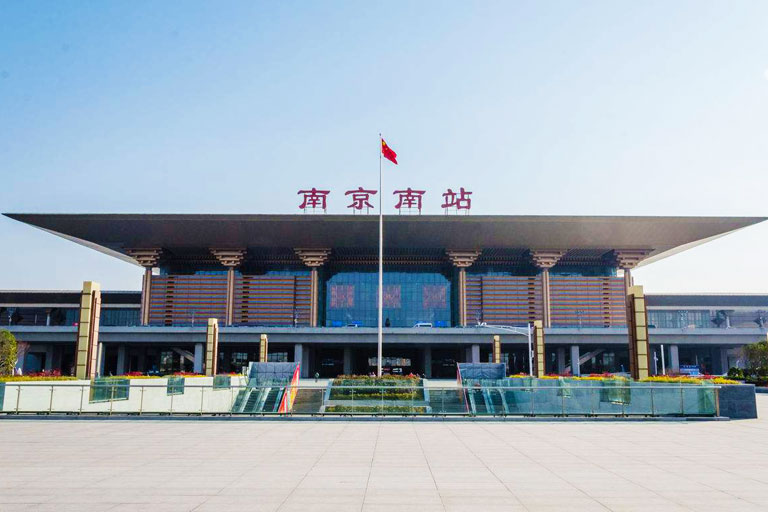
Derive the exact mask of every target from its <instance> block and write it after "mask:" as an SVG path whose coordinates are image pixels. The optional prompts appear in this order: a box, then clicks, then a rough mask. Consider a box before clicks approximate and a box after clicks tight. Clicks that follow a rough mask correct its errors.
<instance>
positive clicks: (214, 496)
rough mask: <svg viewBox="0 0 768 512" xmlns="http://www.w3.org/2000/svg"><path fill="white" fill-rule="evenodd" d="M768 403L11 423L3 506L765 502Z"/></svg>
mask: <svg viewBox="0 0 768 512" xmlns="http://www.w3.org/2000/svg"><path fill="white" fill-rule="evenodd" d="M758 404H759V405H758V407H759V413H760V415H761V419H758V420H744V421H731V422H702V423H686V422H632V423H621V422H610V423H590V422H578V423H569V422H538V421H537V422H511V421H510V422H482V423H480V422H476V423H472V422H460V423H459V422H450V421H446V422H423V423H422V422H419V423H415V422H414V423H388V422H322V421H321V422H275V421H270V422H259V421H252V422H226V421H222V422H194V421H184V422H181V421H167V420H166V421H108V420H107V421H104V420H102V421H66V420H59V421H51V420H47V421H35V420H15V419H14V420H9V421H3V420H2V419H0V428H2V435H0V458H2V460H6V461H13V463H12V464H10V465H8V466H7V467H6V469H5V471H4V473H3V478H2V481H0V512H5V511H8V512H12V511H16V510H24V511H26V510H42V511H46V510H51V511H54V510H55V511H57V512H59V511H64V512H66V511H68V510H73V511H74V510H77V511H78V512H82V511H85V512H88V511H101V510H109V511H112V512H114V511H116V512H127V511H133V510H137V511H138V510H142V511H145V510H152V511H155V510H160V511H163V510H165V511H168V512H180V511H192V510H194V511H195V512H206V511H214V510H216V511H220V510H249V511H256V512H259V511H267V512H275V511H277V510H279V511H280V512H286V511H292V510H297V511H298V510H301V511H307V510H313V511H315V510H320V511H322V510H329V511H330V510H333V511H334V512H340V511H346V510H354V511H360V510H362V511H384V510H386V511H387V512H391V511H392V510H398V509H403V508H404V507H408V506H411V507H412V508H413V509H415V510H419V511H427V512H429V511H432V510H440V511H444V510H448V511H465V510H466V511H470V510H481V511H483V512H489V511H495V510H506V511H513V512H514V511H517V510H527V511H530V512H540V511H547V510H553V511H555V510H556V511H561V510H568V511H592V510H599V511H607V510H611V511H616V512H634V511H638V512H639V511H640V510H642V511H643V512H645V511H646V510H664V511H673V512H674V511H676V510H696V511H697V512H706V511H709V510H712V511H717V512H722V511H726V510H739V512H752V511H757V510H766V507H765V504H766V503H768V443H765V439H766V436H768V396H765V395H761V396H759V397H758ZM762 418H765V419H762Z"/></svg>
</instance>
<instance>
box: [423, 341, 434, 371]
mask: <svg viewBox="0 0 768 512" xmlns="http://www.w3.org/2000/svg"><path fill="white" fill-rule="evenodd" d="M424 378H425V379H431V378H432V346H431V345H425V346H424Z"/></svg>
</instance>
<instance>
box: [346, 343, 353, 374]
mask: <svg viewBox="0 0 768 512" xmlns="http://www.w3.org/2000/svg"><path fill="white" fill-rule="evenodd" d="M344 375H352V347H344Z"/></svg>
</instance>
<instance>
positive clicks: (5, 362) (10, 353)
mask: <svg viewBox="0 0 768 512" xmlns="http://www.w3.org/2000/svg"><path fill="white" fill-rule="evenodd" d="M17 357H18V345H17V343H16V338H15V337H14V336H13V334H11V333H10V332H9V331H6V330H1V331H0V376H9V375H13V369H14V368H15V367H16V358H17Z"/></svg>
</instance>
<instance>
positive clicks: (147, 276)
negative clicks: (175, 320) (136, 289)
mask: <svg viewBox="0 0 768 512" xmlns="http://www.w3.org/2000/svg"><path fill="white" fill-rule="evenodd" d="M151 288H152V267H145V268H144V277H143V278H142V281H141V310H140V313H139V314H140V316H141V325H149V296H150V293H151Z"/></svg>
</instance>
